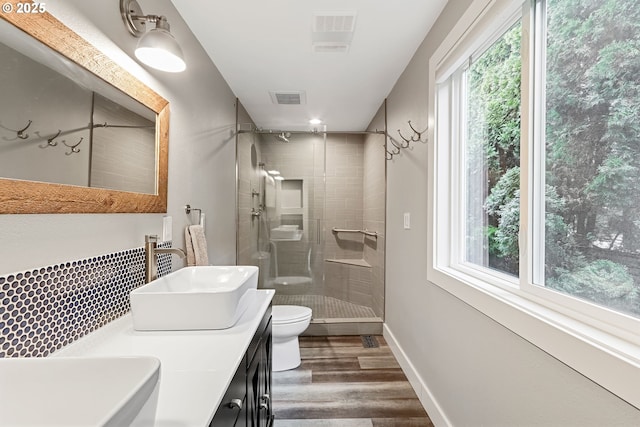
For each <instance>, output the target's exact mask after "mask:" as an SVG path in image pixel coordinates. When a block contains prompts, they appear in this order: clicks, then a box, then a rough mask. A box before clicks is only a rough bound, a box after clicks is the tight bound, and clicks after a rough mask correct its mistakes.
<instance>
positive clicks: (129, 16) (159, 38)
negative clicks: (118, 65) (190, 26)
mask: <svg viewBox="0 0 640 427" xmlns="http://www.w3.org/2000/svg"><path fill="white" fill-rule="evenodd" d="M120 14H121V15H122V20H123V21H124V25H125V27H126V28H127V30H129V32H130V33H131V34H132V35H133V36H135V37H139V38H140V40H139V41H138V46H137V47H136V50H135V55H136V57H137V58H138V59H139V60H140V61H141V62H143V63H145V64H147V65H148V66H150V67H153V68H155V69H157V70H161V71H168V72H170V73H179V72H181V71H184V70H185V69H186V68H187V64H186V63H185V62H184V55H183V54H182V49H181V48H180V45H179V44H178V42H177V41H176V39H175V37H173V35H172V34H171V33H170V32H169V23H168V22H167V18H166V17H165V16H161V15H145V14H144V13H143V12H142V9H141V8H140V5H139V4H138V2H137V1H136V0H120ZM147 22H151V23H154V24H156V27H155V28H152V29H151V30H149V31H147Z"/></svg>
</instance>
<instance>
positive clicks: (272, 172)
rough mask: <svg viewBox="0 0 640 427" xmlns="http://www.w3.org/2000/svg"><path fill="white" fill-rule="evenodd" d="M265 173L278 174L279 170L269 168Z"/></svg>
mask: <svg viewBox="0 0 640 427" xmlns="http://www.w3.org/2000/svg"><path fill="white" fill-rule="evenodd" d="M267 173H268V174H269V175H280V171H277V170H270V171H267Z"/></svg>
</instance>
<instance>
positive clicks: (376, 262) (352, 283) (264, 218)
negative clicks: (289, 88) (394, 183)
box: [237, 127, 386, 335]
mask: <svg viewBox="0 0 640 427" xmlns="http://www.w3.org/2000/svg"><path fill="white" fill-rule="evenodd" d="M247 128H249V129H250V127H247ZM241 129H242V127H241ZM287 141H288V142H283V141H282V140H281V139H278V138H276V137H274V135H272V134H270V133H260V132H255V131H249V130H247V131H244V132H243V131H241V132H240V133H239V134H238V139H237V144H238V151H237V152H238V264H252V265H257V266H258V267H260V279H259V287H261V288H271V289H275V290H276V295H275V297H274V304H276V305H278V304H292V305H303V306H307V307H310V308H311V309H312V311H313V318H312V323H311V326H310V327H309V329H308V330H307V334H311V335H326V334H333V333H336V334H371V333H381V332H382V321H383V318H384V227H385V223H384V212H385V209H384V201H385V187H386V181H385V167H386V165H385V155H384V149H383V148H381V147H383V145H384V136H383V135H354V134H325V133H321V132H309V133H302V132H291V134H290V136H289V137H288V139H287ZM335 228H338V229H345V228H346V229H362V230H364V229H368V230H375V231H377V232H378V235H377V237H376V238H371V236H365V235H362V234H359V233H353V234H352V233H334V232H333V231H332V230H333V229H335Z"/></svg>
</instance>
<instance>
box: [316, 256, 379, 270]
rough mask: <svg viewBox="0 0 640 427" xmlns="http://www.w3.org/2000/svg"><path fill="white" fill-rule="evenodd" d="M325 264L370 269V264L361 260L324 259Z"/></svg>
mask: <svg viewBox="0 0 640 427" xmlns="http://www.w3.org/2000/svg"><path fill="white" fill-rule="evenodd" d="M325 261H326V262H334V263H336V264H347V265H355V266H358V267H366V268H371V264H369V263H368V262H367V261H365V260H363V259H357V258H356V259H325Z"/></svg>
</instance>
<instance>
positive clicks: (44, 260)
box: [0, 0, 236, 275]
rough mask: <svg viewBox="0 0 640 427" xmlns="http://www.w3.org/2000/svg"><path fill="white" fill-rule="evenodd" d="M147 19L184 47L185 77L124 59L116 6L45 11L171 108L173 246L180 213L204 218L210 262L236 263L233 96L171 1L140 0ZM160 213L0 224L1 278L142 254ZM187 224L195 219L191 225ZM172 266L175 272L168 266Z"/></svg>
mask: <svg viewBox="0 0 640 427" xmlns="http://www.w3.org/2000/svg"><path fill="white" fill-rule="evenodd" d="M139 3H140V5H141V6H142V9H143V11H144V12H145V13H147V14H162V15H166V16H167V18H168V20H169V23H170V24H171V32H172V33H173V34H174V35H175V37H176V38H177V39H178V40H179V42H180V44H181V45H182V47H183V50H184V53H185V57H186V61H187V64H188V68H187V71H185V72H184V73H181V74H168V73H162V72H160V71H154V70H151V69H145V68H142V67H141V66H140V65H139V64H138V63H137V62H135V61H134V60H132V59H131V58H133V49H134V47H135V44H136V42H137V39H135V38H134V37H132V36H130V35H129V33H128V32H127V30H126V29H125V27H124V24H123V23H122V20H121V18H120V10H119V7H118V2H116V1H103V0H65V1H56V2H47V3H46V7H47V9H48V11H49V12H51V13H52V14H53V15H54V16H55V17H57V18H58V19H60V20H61V21H62V22H63V23H65V24H66V25H67V26H69V27H70V28H72V29H73V30H74V31H76V32H77V33H78V34H80V35H81V36H83V37H84V38H85V39H87V40H89V42H91V43H93V44H94V45H95V46H96V47H98V49H100V50H101V51H103V52H104V53H106V54H107V55H108V56H110V57H111V58H112V59H114V60H115V61H116V62H118V63H119V64H120V65H121V66H123V67H124V68H125V69H127V70H128V71H129V72H131V73H132V74H133V75H135V76H136V77H138V78H139V79H140V80H142V81H143V82H145V83H146V84H147V85H149V86H150V87H151V88H152V89H154V90H155V91H156V92H158V93H159V94H160V95H162V96H163V97H165V98H166V99H168V100H169V102H170V108H171V122H170V133H169V196H168V215H171V216H172V217H173V240H174V246H179V247H184V231H183V230H184V227H185V226H186V225H187V224H188V221H189V219H188V218H187V215H186V214H185V212H184V205H185V204H187V203H189V204H191V205H192V206H193V207H196V208H201V209H203V211H204V212H206V218H207V222H206V234H207V239H208V243H209V260H210V261H211V262H212V263H213V264H233V263H235V252H236V251H235V244H236V242H235V222H236V219H235V208H234V206H235V179H236V176H235V136H234V129H235V106H234V103H235V96H234V94H233V93H232V92H231V90H230V89H229V87H228V85H227V84H226V82H225V81H224V79H223V78H222V76H221V75H220V73H219V72H218V70H217V69H216V67H215V66H214V65H213V64H212V62H211V61H210V59H209V58H208V57H207V56H206V54H205V53H204V50H203V49H202V48H201V46H200V45H199V44H198V43H197V41H196V40H195V38H194V37H193V35H192V34H191V32H190V31H189V30H188V28H186V25H185V24H184V22H183V21H182V19H181V18H180V16H179V15H178V14H177V12H176V11H175V9H174V7H173V5H172V3H171V2H170V1H169V0H154V1H150V0H142V1H140V2H139ZM162 217H163V215H162V214H90V215H75V214H68V215H0V275H3V274H6V273H11V272H16V271H21V270H25V269H29V268H34V267H39V266H45V265H50V264H54V263H58V262H62V261H67V260H74V259H79V258H85V257H89V256H93V255H99V254H105V253H110V252H114V251H118V250H122V249H127V248H133V247H140V246H143V244H144V235H145V234H158V235H161V234H162ZM194 220H195V218H194ZM174 265H175V264H174Z"/></svg>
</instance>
